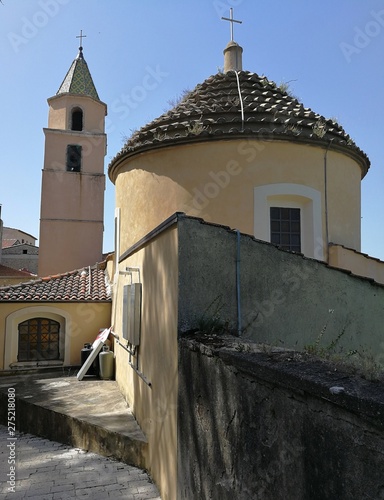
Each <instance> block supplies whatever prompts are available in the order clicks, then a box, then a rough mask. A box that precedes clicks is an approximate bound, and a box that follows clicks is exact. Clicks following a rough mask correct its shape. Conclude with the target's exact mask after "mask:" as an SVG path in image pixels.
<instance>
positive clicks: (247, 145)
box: [113, 140, 361, 258]
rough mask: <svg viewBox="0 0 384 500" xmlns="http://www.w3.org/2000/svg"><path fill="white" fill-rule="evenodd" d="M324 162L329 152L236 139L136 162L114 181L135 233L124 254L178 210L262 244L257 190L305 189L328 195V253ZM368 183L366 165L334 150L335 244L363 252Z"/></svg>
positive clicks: (125, 164)
mask: <svg viewBox="0 0 384 500" xmlns="http://www.w3.org/2000/svg"><path fill="white" fill-rule="evenodd" d="M324 155H325V151H324V149H323V148H320V147H315V146H309V145H303V144H297V143H289V142H278V141H259V140H248V141H246V140H243V141H242V140H230V141H210V142H197V143H193V144H187V145H181V146H172V147H168V148H162V149H158V150H150V151H147V152H145V153H141V154H138V155H133V156H132V157H128V158H127V159H125V160H123V161H122V162H121V163H120V164H119V165H118V166H117V167H116V172H118V173H115V171H114V175H115V178H114V179H113V180H114V181H115V184H116V206H118V207H121V218H122V220H124V221H126V222H127V224H129V227H130V231H129V232H126V233H125V234H124V235H123V236H122V239H121V245H122V247H121V248H122V249H123V248H127V247H129V246H130V245H132V244H133V243H134V242H135V241H137V240H138V239H140V238H141V237H143V236H144V235H145V234H146V233H147V232H148V231H150V230H151V229H152V228H153V227H155V226H156V225H158V224H160V223H161V222H162V221H163V220H165V219H166V218H167V217H169V216H170V215H172V214H173V213H174V212H176V211H181V212H185V213H187V214H188V215H194V216H199V217H202V218H204V220H206V221H209V222H215V223H219V224H225V225H227V226H230V227H232V228H237V229H239V230H241V231H242V232H244V233H248V234H255V236H256V237H258V228H257V227H255V225H254V220H255V213H254V210H255V208H254V207H255V200H254V188H255V187H257V186H267V185H273V184H295V185H303V186H307V187H309V188H311V189H313V190H315V191H317V192H319V193H320V199H321V205H320V210H321V216H320V217H321V239H322V242H321V246H322V247H324V248H326V245H324V242H326V237H327V234H326V224H325V212H326V210H325V188H324V185H325V176H324ZM360 182H361V170H360V167H359V165H358V163H357V162H356V161H354V160H353V159H352V158H350V157H348V156H346V155H344V154H341V153H339V152H337V151H332V150H329V151H328V153H327V200H328V203H327V213H328V233H329V237H330V238H332V241H335V242H337V243H340V244H343V245H346V246H349V247H351V248H355V249H357V250H359V249H360ZM148 200H151V202H150V203H148ZM311 256H312V257H313V255H311ZM325 257H326V256H325V255H323V256H322V258H325Z"/></svg>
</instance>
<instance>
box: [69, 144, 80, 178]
mask: <svg viewBox="0 0 384 500" xmlns="http://www.w3.org/2000/svg"><path fill="white" fill-rule="evenodd" d="M80 170H81V146H78V145H75V144H69V145H68V146H67V171H68V172H80Z"/></svg>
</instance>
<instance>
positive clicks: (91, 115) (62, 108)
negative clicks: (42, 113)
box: [48, 94, 107, 132]
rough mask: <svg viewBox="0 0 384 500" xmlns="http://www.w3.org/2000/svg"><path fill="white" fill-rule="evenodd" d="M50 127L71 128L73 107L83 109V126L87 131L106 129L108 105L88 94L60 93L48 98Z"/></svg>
mask: <svg viewBox="0 0 384 500" xmlns="http://www.w3.org/2000/svg"><path fill="white" fill-rule="evenodd" d="M48 104H49V116H48V127H49V128H55V129H70V119H71V117H70V114H71V110H72V109H73V108H77V107H78V108H80V109H82V110H83V116H84V121H83V126H84V130H87V131H92V132H94V131H100V132H102V131H104V117H105V115H106V114H107V107H106V105H105V104H104V103H103V102H100V101H97V100H96V99H93V98H92V97H88V96H84V95H81V96H76V95H73V94H69V95H58V96H53V97H51V98H49V99H48Z"/></svg>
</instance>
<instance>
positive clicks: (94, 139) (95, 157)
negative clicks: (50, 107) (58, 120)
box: [44, 128, 107, 183]
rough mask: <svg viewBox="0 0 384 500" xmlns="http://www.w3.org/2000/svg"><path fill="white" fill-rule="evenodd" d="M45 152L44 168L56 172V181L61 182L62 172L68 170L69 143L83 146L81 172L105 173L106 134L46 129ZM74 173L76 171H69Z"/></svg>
mask: <svg viewBox="0 0 384 500" xmlns="http://www.w3.org/2000/svg"><path fill="white" fill-rule="evenodd" d="M44 134H45V152H44V169H46V170H52V171H54V172H55V173H56V175H57V178H56V182H57V183H59V182H60V179H61V177H60V174H61V173H63V172H66V164H67V145H69V144H75V145H78V146H81V147H82V151H81V172H82V173H84V174H99V175H101V174H104V156H105V152H106V141H107V139H106V135H105V134H103V133H101V132H99V131H98V132H94V133H87V132H72V131H70V130H55V129H50V128H48V129H47V128H45V129H44ZM69 173H74V172H69Z"/></svg>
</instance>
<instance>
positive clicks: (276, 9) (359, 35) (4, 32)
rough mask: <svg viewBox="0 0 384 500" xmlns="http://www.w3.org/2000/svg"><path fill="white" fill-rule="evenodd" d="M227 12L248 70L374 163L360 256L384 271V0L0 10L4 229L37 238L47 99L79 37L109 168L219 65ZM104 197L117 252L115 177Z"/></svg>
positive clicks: (61, 4) (80, 2)
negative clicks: (380, 263) (284, 86)
mask: <svg viewBox="0 0 384 500" xmlns="http://www.w3.org/2000/svg"><path fill="white" fill-rule="evenodd" d="M231 7H232V8H233V9H234V17H235V18H236V19H240V20H242V21H243V23H242V24H241V25H235V27H234V29H235V37H234V38H235V40H236V41H237V42H238V43H239V44H240V45H241V46H242V47H243V49H244V53H243V67H244V69H246V70H249V71H253V72H255V73H258V74H260V75H266V76H267V77H268V78H269V79H270V80H274V81H275V82H276V83H280V82H282V81H285V82H288V81H289V82H291V89H292V91H293V93H294V94H295V95H296V96H297V97H298V98H299V100H300V101H301V102H303V104H304V105H305V106H306V107H310V108H312V109H313V110H314V111H315V112H317V113H320V114H322V115H324V116H325V117H326V118H330V117H335V118H337V119H338V121H339V122H340V123H341V125H342V126H343V127H344V128H345V130H346V131H347V133H349V134H350V136H351V137H352V138H353V139H354V141H355V142H356V143H357V145H358V146H359V147H360V148H361V149H363V150H364V151H365V153H367V155H368V156H369V158H370V160H371V168H370V171H369V173H368V175H367V176H366V177H365V179H364V180H363V181H362V251H363V252H365V253H368V254H370V255H372V256H374V257H377V258H380V259H382V260H384V231H382V230H380V227H381V222H380V220H381V215H382V213H383V211H384V210H383V209H384V199H383V196H382V194H383V186H384V168H383V162H384V140H383V132H384V123H383V116H384V97H383V88H384V64H383V58H384V2H382V0H364V1H361V0H337V1H335V0H322V1H321V2H319V1H316V2H315V1H308V0H274V1H272V0H161V1H159V0H98V1H96V0H3V4H2V5H0V58H1V59H0V60H1V67H2V75H3V76H2V78H1V79H0V99H1V116H2V119H1V121H0V136H1V144H2V148H1V156H0V168H1V176H0V204H2V218H3V221H4V225H5V226H9V227H15V228H18V229H22V230H23V231H26V232H28V233H30V234H32V235H34V236H36V237H37V238H38V236H39V217H40V190H41V169H42V167H43V157H44V134H43V127H46V126H47V119H48V105H47V98H48V97H50V96H53V95H54V94H55V93H56V91H57V90H58V88H59V86H60V84H61V82H62V80H63V78H64V76H65V74H66V72H67V70H68V69H69V67H70V65H71V63H72V61H73V59H74V58H75V57H76V55H77V51H78V39H76V36H77V35H79V33H80V30H83V33H84V34H85V35H86V36H87V37H86V38H84V40H83V47H84V57H85V59H86V61H87V63H88V66H89V68H90V71H91V74H92V76H93V80H94V83H95V85H96V88H97V91H98V93H99V96H100V99H101V100H102V101H104V102H105V103H106V104H107V105H108V117H107V133H108V152H107V155H106V158H105V168H106V169H107V166H108V164H109V162H110V160H111V159H112V158H113V157H114V156H115V154H116V153H117V152H118V151H119V150H120V149H121V147H122V145H123V140H124V137H127V136H129V135H130V134H131V133H132V131H133V130H135V129H137V128H140V127H141V126H143V125H145V124H146V123H147V122H149V121H150V120H152V119H154V118H156V117H157V116H159V115H160V114H161V113H163V112H164V110H165V109H166V108H168V107H169V101H170V100H172V99H174V98H176V97H177V96H178V95H180V93H181V92H182V91H183V90H184V89H192V88H194V87H195V85H197V84H198V83H200V82H202V81H203V80H205V79H206V78H208V77H209V76H210V75H212V74H214V73H216V72H217V71H218V68H221V67H222V66H223V49H224V47H225V46H226V44H227V42H228V41H229V37H230V30H229V25H228V23H227V22H225V21H222V20H221V17H222V16H226V17H228V15H229V9H230V8H231ZM148 75H152V80H151V82H152V84H151V85H150V86H148V85H145V82H146V81H148V78H149V77H148ZM153 75H155V76H153ZM154 83H156V84H154ZM149 87H150V88H149ZM105 196H106V197H105V234H104V240H105V242H104V250H105V251H111V250H112V249H113V214H114V186H113V185H112V184H111V182H110V181H109V179H108V178H107V189H106V193H105ZM379 226H380V227H379ZM378 227H379V229H378Z"/></svg>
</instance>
